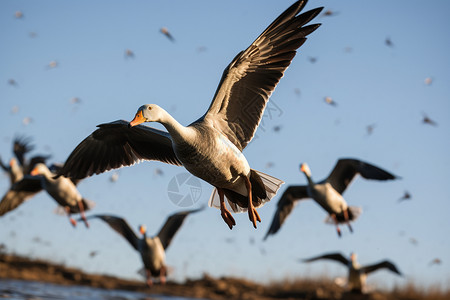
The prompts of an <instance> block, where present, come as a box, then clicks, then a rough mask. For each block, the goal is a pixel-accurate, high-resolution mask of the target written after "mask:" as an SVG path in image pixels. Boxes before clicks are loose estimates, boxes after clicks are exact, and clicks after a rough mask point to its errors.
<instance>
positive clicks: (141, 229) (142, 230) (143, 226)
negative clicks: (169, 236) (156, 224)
mask: <svg viewBox="0 0 450 300" xmlns="http://www.w3.org/2000/svg"><path fill="white" fill-rule="evenodd" d="M139 232H140V233H141V234H142V235H143V236H145V234H146V233H147V226H145V225H140V226H139Z"/></svg>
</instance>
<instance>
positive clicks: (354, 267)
mask: <svg viewBox="0 0 450 300" xmlns="http://www.w3.org/2000/svg"><path fill="white" fill-rule="evenodd" d="M320 259H330V260H334V261H337V262H340V263H342V264H343V265H344V266H346V267H347V268H348V280H347V285H348V288H349V289H350V290H351V291H352V292H357V293H362V292H364V290H365V284H366V279H367V275H368V274H370V273H372V272H374V271H377V270H379V269H383V268H384V269H388V270H389V271H391V272H394V273H395V274H397V275H400V276H402V273H400V271H399V270H398V269H397V267H396V266H395V265H394V264H393V263H392V262H390V261H389V260H383V261H380V262H378V263H376V264H373V265H367V266H360V265H359V264H358V262H357V261H356V254H355V253H352V254H351V255H350V260H348V259H347V258H346V257H344V256H343V255H342V254H341V253H328V254H324V255H320V256H317V257H313V258H309V259H303V260H302V261H303V262H313V261H316V260H320Z"/></svg>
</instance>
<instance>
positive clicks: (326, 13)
mask: <svg viewBox="0 0 450 300" xmlns="http://www.w3.org/2000/svg"><path fill="white" fill-rule="evenodd" d="M338 14H339V13H338V12H335V11H332V10H331V9H328V10H326V11H324V12H323V13H322V17H333V16H336V15H338Z"/></svg>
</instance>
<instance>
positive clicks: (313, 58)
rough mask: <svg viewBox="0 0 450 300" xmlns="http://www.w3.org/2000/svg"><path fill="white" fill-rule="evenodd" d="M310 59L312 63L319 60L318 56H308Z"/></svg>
mask: <svg viewBox="0 0 450 300" xmlns="http://www.w3.org/2000/svg"><path fill="white" fill-rule="evenodd" d="M308 60H309V62H310V63H312V64H313V63H315V62H316V61H317V57H312V56H308Z"/></svg>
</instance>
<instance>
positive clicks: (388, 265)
mask: <svg viewBox="0 0 450 300" xmlns="http://www.w3.org/2000/svg"><path fill="white" fill-rule="evenodd" d="M383 268H386V269H388V270H390V271H392V272H394V273H397V274H398V275H400V276H402V273H400V271H399V270H398V269H397V267H396V266H395V265H394V264H393V263H391V262H390V261H388V260H384V261H381V262H379V263H377V264H373V265H370V266H365V267H362V268H361V269H360V271H362V272H363V273H366V274H369V273H371V272H374V271H376V270H379V269H383Z"/></svg>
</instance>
